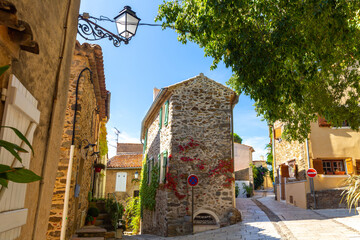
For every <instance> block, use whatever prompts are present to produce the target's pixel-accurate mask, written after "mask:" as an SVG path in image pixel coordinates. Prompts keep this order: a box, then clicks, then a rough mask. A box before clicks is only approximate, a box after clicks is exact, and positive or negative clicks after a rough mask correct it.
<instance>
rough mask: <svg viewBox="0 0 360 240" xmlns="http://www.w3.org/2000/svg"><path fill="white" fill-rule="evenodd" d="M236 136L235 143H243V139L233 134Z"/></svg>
mask: <svg viewBox="0 0 360 240" xmlns="http://www.w3.org/2000/svg"><path fill="white" fill-rule="evenodd" d="M233 134H234V142H236V143H242V138H241V137H240V136H239V135H237V134H236V133H233Z"/></svg>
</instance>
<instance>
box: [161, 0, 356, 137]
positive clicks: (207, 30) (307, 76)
mask: <svg viewBox="0 0 360 240" xmlns="http://www.w3.org/2000/svg"><path fill="white" fill-rule="evenodd" d="M359 9H360V1H338V0H326V1H325V0H291V1H278V0H254V1H244V0H222V1H220V0H173V1H165V2H164V3H163V4H162V5H160V8H159V12H158V16H157V17H156V20H157V21H163V23H162V26H163V28H166V27H171V28H174V29H176V31H177V33H178V34H179V35H178V39H179V41H181V42H182V43H186V42H187V41H188V40H189V41H192V42H195V43H197V44H198V45H199V46H200V47H202V48H203V49H204V51H205V55H206V56H210V57H212V58H213V59H214V61H213V65H212V68H216V66H217V64H218V63H219V62H220V61H223V62H224V63H225V65H226V66H227V67H231V68H232V70H233V73H234V75H233V76H232V78H231V79H230V80H229V81H228V85H230V86H231V87H232V88H233V89H234V90H235V91H236V92H237V93H238V94H240V93H244V94H246V95H249V96H250V97H251V98H252V99H254V100H255V105H256V110H257V112H258V114H260V115H262V116H263V117H264V118H265V119H266V120H268V121H269V122H270V123H272V122H274V121H276V120H280V121H282V122H284V123H286V129H285V130H286V131H285V136H286V137H287V139H288V140H295V139H297V140H303V139H304V138H306V137H307V135H308V133H309V132H310V122H312V121H315V120H316V119H317V117H318V115H317V114H320V115H321V116H324V117H326V119H327V120H328V121H330V122H331V123H332V124H333V125H334V126H340V124H341V123H342V121H344V120H347V121H348V122H349V124H350V125H351V126H352V128H353V129H357V128H358V127H359V126H360V118H359V117H358V113H359V110H360V106H359V104H358V103H359V101H358V100H359V93H360V81H359V80H360V76H359V72H358V71H357V68H358V67H359V63H358V60H359V59H360V41H359V40H360V31H359V30H360V20H359Z"/></svg>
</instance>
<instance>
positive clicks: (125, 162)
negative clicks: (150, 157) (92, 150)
mask: <svg viewBox="0 0 360 240" xmlns="http://www.w3.org/2000/svg"><path fill="white" fill-rule="evenodd" d="M142 159H143V155H142V154H122V155H116V156H114V157H112V158H110V160H109V161H108V163H107V167H108V168H141V166H142Z"/></svg>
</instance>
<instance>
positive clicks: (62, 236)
mask: <svg viewBox="0 0 360 240" xmlns="http://www.w3.org/2000/svg"><path fill="white" fill-rule="evenodd" d="M85 71H89V72H90V81H91V83H93V80H92V72H91V70H90V68H88V67H86V68H84V69H83V70H81V72H80V74H79V76H78V79H77V81H76V90H75V108H74V121H73V132H72V139H71V146H70V156H69V165H68V171H67V175H66V187H65V199H64V209H63V216H62V223H61V232H60V240H65V237H66V226H67V215H68V209H69V195H70V183H71V174H72V165H73V158H74V150H75V144H74V143H75V126H76V112H77V103H78V91H79V82H80V78H81V76H82V74H83V73H84V72H85Z"/></svg>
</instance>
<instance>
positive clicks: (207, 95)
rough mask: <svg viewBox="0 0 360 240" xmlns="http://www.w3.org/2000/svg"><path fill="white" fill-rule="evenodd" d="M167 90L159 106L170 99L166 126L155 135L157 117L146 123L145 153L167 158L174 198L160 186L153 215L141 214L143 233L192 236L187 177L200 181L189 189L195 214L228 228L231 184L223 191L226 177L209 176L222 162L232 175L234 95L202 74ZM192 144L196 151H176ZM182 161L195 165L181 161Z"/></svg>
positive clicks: (231, 199) (231, 182) (168, 190)
mask: <svg viewBox="0 0 360 240" xmlns="http://www.w3.org/2000/svg"><path fill="white" fill-rule="evenodd" d="M168 91H169V92H170V94H169V95H168V96H170V97H167V98H166V97H164V99H162V100H160V101H161V102H160V103H159V104H158V105H159V106H161V105H162V104H163V102H165V101H166V100H167V99H169V125H168V126H167V127H164V126H163V127H162V129H161V130H160V131H159V127H158V121H159V120H158V116H156V115H155V117H154V119H153V120H152V121H150V122H151V125H150V126H149V127H148V128H149V129H148V141H147V150H146V153H147V154H148V157H149V158H151V157H154V158H155V159H157V155H158V154H159V153H160V152H163V151H164V150H168V154H169V156H171V157H170V158H169V163H168V169H169V170H168V171H169V176H168V177H169V178H168V179H167V183H169V181H170V180H172V181H175V182H176V191H177V195H178V196H176V194H175V191H174V190H173V189H171V187H169V188H167V187H166V185H165V186H164V185H162V184H161V185H160V187H159V190H158V191H157V196H156V207H155V211H153V212H151V211H148V210H147V211H144V215H143V221H142V223H143V225H142V230H143V232H144V233H153V234H157V235H162V236H176V235H185V234H190V233H191V230H192V227H191V197H192V196H191V189H190V187H189V186H188V184H187V177H188V176H189V174H196V175H197V176H198V177H199V179H200V181H199V184H198V186H196V187H195V188H194V198H195V201H194V205H195V206H194V212H198V213H201V212H202V211H203V212H212V214H214V215H216V217H215V218H217V219H219V222H218V225H219V226H226V225H229V224H230V220H229V215H231V214H232V211H233V207H234V182H233V181H230V184H229V186H228V187H224V184H226V183H227V182H226V179H227V178H228V177H225V176H223V175H221V174H220V175H215V176H213V177H210V176H209V175H210V174H209V172H210V171H211V170H213V169H216V168H217V167H219V164H221V161H224V162H226V163H229V164H230V165H231V167H230V168H231V171H233V160H232V159H231V157H232V156H231V151H232V150H231V148H232V141H231V140H232V138H231V128H230V127H231V111H232V106H231V101H232V100H233V98H234V97H235V93H234V92H233V91H231V90H230V89H228V88H226V87H224V86H222V85H221V84H218V83H216V82H214V81H212V80H210V79H207V78H206V77H204V76H203V75H200V76H197V77H195V78H193V79H190V80H188V81H184V82H181V83H179V84H176V85H173V86H171V87H169V88H168ZM158 109H159V107H158V108H155V110H154V112H158ZM163 115H164V111H163ZM145 127H146V126H145ZM191 139H192V140H193V142H196V143H198V144H199V146H196V147H191V148H189V149H188V150H187V151H186V152H181V150H180V148H179V145H182V146H185V145H186V144H189V142H191V141H192V140H191ZM184 156H185V157H188V158H191V159H195V158H196V160H192V161H183V160H181V158H182V157H184ZM198 159H200V160H201V161H200V160H198ZM229 176H231V177H233V176H234V175H233V173H230V174H229ZM170 178H171V179H170Z"/></svg>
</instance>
